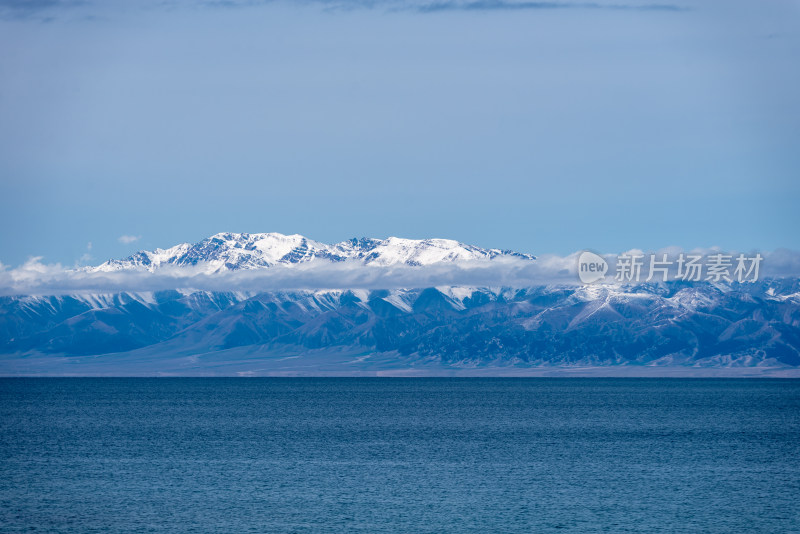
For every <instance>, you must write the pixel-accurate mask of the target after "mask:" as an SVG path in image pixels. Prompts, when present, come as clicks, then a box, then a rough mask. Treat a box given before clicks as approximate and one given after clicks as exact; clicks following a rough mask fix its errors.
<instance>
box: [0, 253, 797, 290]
mask: <svg viewBox="0 0 800 534" xmlns="http://www.w3.org/2000/svg"><path fill="white" fill-rule="evenodd" d="M663 252H666V249H665V250H664V251H663ZM672 252H673V253H676V251H675V250H672ZM578 254H579V253H578V252H576V253H574V254H570V255H568V256H555V255H544V256H540V257H539V258H538V259H537V260H535V261H527V260H520V259H516V258H499V259H494V260H474V261H467V262H457V263H439V264H433V265H427V266H416V267H412V266H408V265H395V266H373V265H364V264H362V263H359V262H337V263H331V262H328V261H326V260H314V261H310V262H307V263H301V264H292V265H278V266H273V267H270V268H267V269H251V270H240V271H222V272H216V273H209V270H208V267H207V266H205V265H202V264H201V265H193V266H187V267H174V266H166V267H162V268H160V269H159V270H157V271H156V272H149V271H146V270H126V271H112V272H92V271H89V270H88V269H67V268H64V267H63V266H62V265H60V264H57V263H56V264H45V263H43V262H42V258H41V257H34V258H30V259H29V260H28V261H27V262H25V263H24V264H23V265H21V266H19V267H16V268H9V267H8V266H5V265H2V264H0V295H48V294H49V295H53V294H64V293H114V292H121V291H159V290H168V289H196V290H208V291H255V292H258V291H279V290H297V289H392V288H421V287H433V286H471V287H498V286H504V287H530V286H539V285H547V284H567V285H571V284H579V283H580V282H579V280H578V277H577V257H578ZM762 254H763V255H764V262H763V268H762V270H761V278H766V277H798V276H800V252H798V251H790V250H786V249H779V250H776V251H774V252H771V253H762ZM604 257H605V258H606V260H607V261H608V262H609V264H610V265H612V266H613V264H614V261H615V260H616V255H608V254H607V255H604ZM611 272H612V274H611V277H610V278H612V279H613V267H612V268H611ZM609 282H612V283H613V280H609Z"/></svg>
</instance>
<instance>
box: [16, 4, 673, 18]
mask: <svg viewBox="0 0 800 534" xmlns="http://www.w3.org/2000/svg"><path fill="white" fill-rule="evenodd" d="M281 3H283V4H286V3H287V2H281V1H279V0H208V1H204V2H192V1H176V2H159V1H154V0H153V1H151V0H141V1H140V2H138V4H139V7H142V8H146V9H170V10H174V9H176V8H181V7H185V8H193V9H194V8H197V7H207V8H222V9H225V8H228V9H244V8H252V7H260V6H265V5H269V4H281ZM301 4H303V5H317V6H320V7H321V8H323V9H325V10H330V11H355V10H364V9H366V10H383V11H387V12H415V13H441V12H448V11H450V12H452V11H530V10H565V9H573V10H613V11H621V10H633V11H686V10H687V9H688V8H687V7H685V6H682V5H678V4H665V3H648V2H638V3H637V2H631V3H619V2H601V1H598V2H570V1H563V2H561V1H550V2H547V1H545V2H535V1H534V2H532V1H514V0H473V1H470V0H466V1H459V0H443V1H436V0H434V1H425V0H422V1H420V0H397V1H392V0H389V1H385V2H372V1H364V0H306V1H304V2H301ZM76 7H84V8H87V9H88V10H95V9H101V8H103V6H101V5H100V4H93V3H91V2H88V1H80V0H0V15H1V16H4V17H6V18H26V17H32V18H35V17H40V18H41V17H43V16H45V15H48V16H49V15H55V14H56V13H58V12H59V11H61V10H65V9H72V8H76ZM43 20H45V19H43Z"/></svg>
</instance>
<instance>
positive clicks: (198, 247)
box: [85, 232, 536, 273]
mask: <svg viewBox="0 0 800 534" xmlns="http://www.w3.org/2000/svg"><path fill="white" fill-rule="evenodd" d="M500 257H513V258H518V259H522V260H531V261H532V260H535V259H536V257H535V256H533V255H532V254H526V253H521V252H515V251H512V250H500V249H485V248H481V247H476V246H474V245H468V244H465V243H461V242H459V241H455V240H452V239H405V238H398V237H388V238H386V239H376V238H367V237H362V238H352V239H349V240H346V241H341V242H339V243H334V244H331V245H329V244H326V243H321V242H319V241H314V240H312V239H309V238H307V237H305V236H302V235H300V234H292V235H284V234H280V233H276V232H272V233H255V234H250V233H234V232H221V233H217V234H214V235H212V236H210V237H207V238H205V239H203V240H201V241H199V242H197V243H194V244H189V243H181V244H178V245H175V246H173V247H170V248H167V249H160V248H158V249H155V250H154V251H146V250H143V251H139V252H136V253H135V254H132V255H130V256H128V257H127V258H123V259H119V260H108V261H106V262H104V263H102V264H100V265H98V266H94V267H87V268H85V270H87V271H89V272H114V271H120V270H136V269H138V270H146V271H150V272H153V271H156V270H158V269H160V268H162V267H164V266H167V265H170V266H197V265H202V266H204V267H206V271H207V272H211V273H213V272H220V271H233V270H240V269H262V268H269V267H272V266H274V265H281V264H283V265H292V264H298V263H305V262H309V261H311V260H314V259H317V260H326V261H329V262H342V261H347V260H351V261H358V262H360V263H362V264H364V265H380V266H391V265H399V264H402V265H408V266H422V265H431V264H435V263H448V262H458V261H469V260H492V259H495V258H500Z"/></svg>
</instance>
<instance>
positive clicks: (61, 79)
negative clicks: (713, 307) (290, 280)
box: [0, 0, 800, 265]
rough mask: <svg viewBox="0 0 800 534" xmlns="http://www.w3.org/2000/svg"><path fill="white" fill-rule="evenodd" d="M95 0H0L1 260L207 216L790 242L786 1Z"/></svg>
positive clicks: (797, 128)
mask: <svg viewBox="0 0 800 534" xmlns="http://www.w3.org/2000/svg"><path fill="white" fill-rule="evenodd" d="M106 4H109V3H108V2H91V1H89V2H58V1H55V0H34V1H24V0H0V224H1V225H2V233H0V262H2V263H4V264H6V265H17V264H19V263H22V262H23V261H24V260H25V259H26V258H28V257H30V256H42V255H43V256H45V261H60V262H62V263H65V264H68V265H72V264H74V263H76V262H83V263H86V262H88V263H100V262H101V261H103V260H105V259H107V258H109V257H120V256H124V255H127V254H128V253H130V252H132V251H135V250H138V249H142V248H154V247H159V246H160V247H167V246H171V245H174V244H176V243H179V242H184V241H189V242H194V241H198V240H200V239H202V238H204V237H207V236H208V235H211V234H214V233H217V232H221V231H234V232H270V231H275V232H282V233H301V234H304V235H306V236H308V237H311V238H313V239H317V240H320V241H325V242H337V241H341V240H344V239H347V238H350V237H354V236H371V237H386V236H390V235H395V236H401V237H411V238H421V237H448V238H453V239H458V240H461V241H465V242H468V243H472V244H476V245H480V246H488V247H499V248H513V249H517V250H520V251H524V252H530V253H534V254H542V253H558V254H566V253H569V252H572V251H575V250H578V249H583V248H591V249H595V250H599V251H603V252H618V251H622V250H628V249H631V248H641V249H645V250H648V249H657V248H661V247H665V246H672V245H674V246H679V247H683V248H687V249H688V248H694V247H711V246H720V247H723V248H725V249H736V250H751V249H761V250H771V249H775V248H778V247H788V248H793V249H800V232H799V231H798V230H799V229H800V207H799V206H800V179H799V178H800V99H799V98H798V95H800V30H799V28H800V4H799V3H798V2H796V1H780V0H773V1H769V2H764V1H741V0H730V1H699V0H698V1H686V2H684V1H679V0H676V1H675V3H672V0H665V1H664V2H658V3H652V2H642V1H632V2H627V0H615V1H612V2H505V1H490V0H484V1H476V2H449V1H447V0H445V1H443V2H385V3H382V2H359V1H347V0H345V1H342V2H314V1H306V2H294V3H292V2H257V1H231V2H225V1H221V2H190V1H174V2H161V1H152V2H147V1H139V2H135V1H129V2H122V1H119V2H113V3H111V4H113V6H109V5H106ZM123 236H127V237H126V238H123ZM120 238H123V239H120ZM136 238H139V239H136ZM89 243H91V248H90V247H89Z"/></svg>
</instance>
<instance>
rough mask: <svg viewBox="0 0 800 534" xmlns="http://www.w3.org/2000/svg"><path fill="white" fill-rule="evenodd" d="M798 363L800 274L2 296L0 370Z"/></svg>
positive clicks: (405, 260) (176, 262)
mask: <svg viewBox="0 0 800 534" xmlns="http://www.w3.org/2000/svg"><path fill="white" fill-rule="evenodd" d="M501 257H513V258H516V259H519V260H521V261H531V262H535V261H537V260H536V258H535V256H533V255H530V254H522V253H517V252H512V251H501V250H498V249H482V248H479V247H474V246H471V245H465V244H462V243H459V242H456V241H451V240H444V239H430V240H410V239H399V238H388V239H384V240H381V239H368V238H362V239H353V240H350V241H345V242H342V243H337V244H335V245H326V244H323V243H319V242H316V241H312V240H310V239H307V238H305V237H303V236H299V235H293V236H284V235H281V234H274V233H273V234H232V233H225V234H217V235H215V236H212V237H210V238H208V239H205V240H203V241H201V242H199V243H196V244H193V245H189V244H182V245H177V246H175V247H172V248H169V249H165V250H162V249H157V250H155V251H152V252H147V251H143V252H139V253H137V254H134V255H133V256H130V257H129V258H125V259H122V260H111V261H108V262H105V263H103V264H102V265H99V266H97V267H90V268H85V269H86V270H87V271H89V272H100V273H103V272H110V271H120V270H137V271H144V272H155V271H157V270H159V269H161V268H163V267H165V266H194V267H199V268H200V269H201V270H204V271H207V272H210V273H214V272H221V271H231V270H240V269H268V268H270V267H272V266H275V265H281V264H286V265H292V264H296V263H303V262H308V261H310V260H312V259H317V260H322V261H324V262H341V261H345V260H349V261H352V262H357V263H358V264H364V265H408V266H424V265H432V264H440V263H453V264H457V263H459V262H462V261H467V260H476V259H480V260H486V261H493V260H494V259H497V258H501ZM558 369H560V370H565V369H566V370H570V369H572V370H574V369H600V370H605V371H602V372H608V371H609V370H614V371H613V372H618V371H619V370H620V369H622V370H626V372H627V370H633V371H632V372H634V371H637V370H647V371H648V372H650V371H652V370H655V371H656V372H658V371H659V370H665V371H664V372H667V371H666V370H670V369H690V370H718V369H727V370H731V369H744V370H749V371H748V372H750V371H752V372H754V373H755V372H756V371H759V370H761V371H763V370H765V369H768V370H780V371H782V372H783V371H786V372H795V370H798V369H800V280H798V279H796V278H780V279H765V280H760V281H757V282H753V283H708V282H677V281H676V282H662V283H652V284H630V285H615V284H598V285H583V286H582V285H577V284H576V285H567V284H562V285H539V286H531V287H463V286H438V287H423V288H387V289H371V290H367V289H347V288H343V289H331V290H293V291H268V292H258V291H238V292H234V291H228V292H226V291H201V290H191V289H185V288H184V289H175V290H166V291H155V292H152V291H151V292H132V291H121V292H116V293H105V294H87V293H80V294H71V295H16V296H7V297H0V374H4V375H17V374H59V375H61V374H67V375H69V374H99V375H130V374H133V375H157V374H167V375H206V374H208V375H237V374H239V375H262V374H264V375H276V374H277V375H294V374H301V375H302V374H342V375H360V374H421V375H425V374H503V375H506V374H511V375H514V374H529V373H530V372H532V370H533V371H535V370H540V371H541V370H558Z"/></svg>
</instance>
